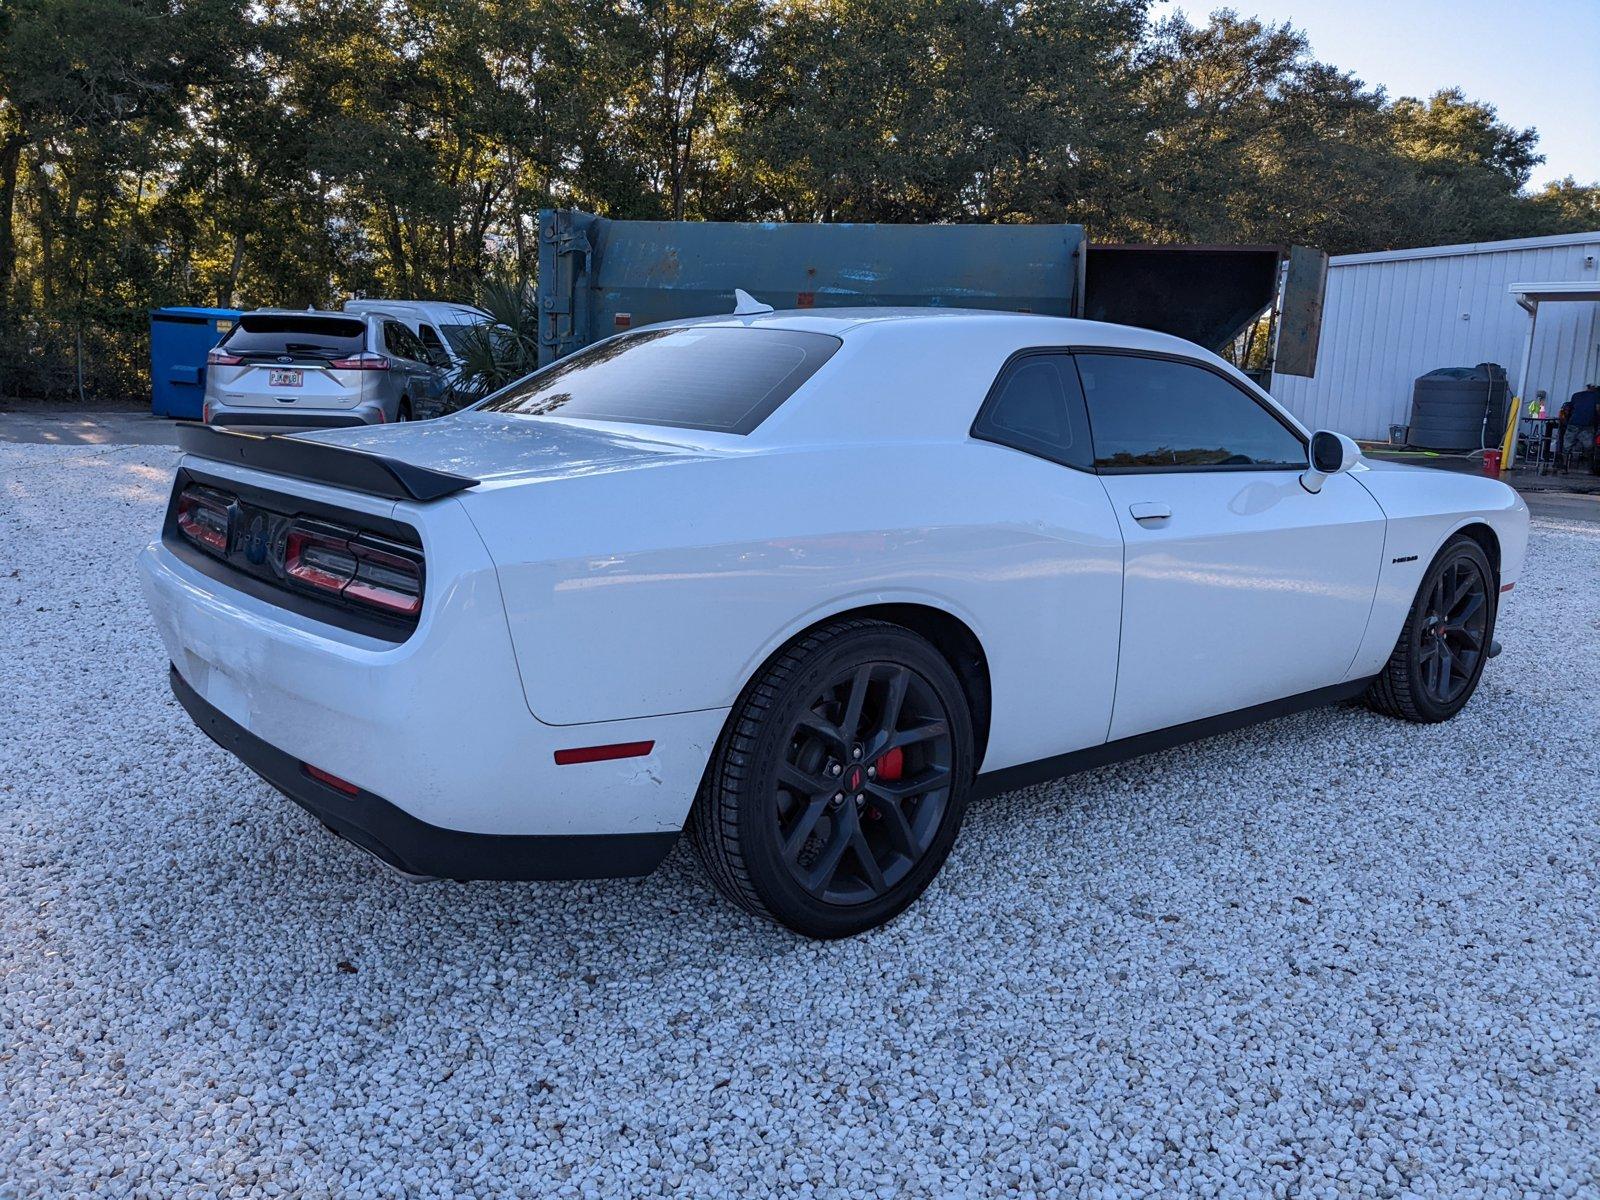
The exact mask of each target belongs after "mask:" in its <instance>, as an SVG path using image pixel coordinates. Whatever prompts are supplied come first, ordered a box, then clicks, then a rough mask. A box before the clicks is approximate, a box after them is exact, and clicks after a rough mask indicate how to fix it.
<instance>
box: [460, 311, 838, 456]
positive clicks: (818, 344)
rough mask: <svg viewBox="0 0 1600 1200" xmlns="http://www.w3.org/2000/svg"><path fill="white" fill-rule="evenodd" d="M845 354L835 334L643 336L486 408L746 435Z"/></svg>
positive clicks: (589, 352)
mask: <svg viewBox="0 0 1600 1200" xmlns="http://www.w3.org/2000/svg"><path fill="white" fill-rule="evenodd" d="M840 345H841V343H840V341H839V339H838V338H836V337H830V336H828V335H827V334H823V333H802V332H799V331H796V330H791V329H765V328H753V329H752V328H726V327H717V328H702V327H699V326H694V325H690V326H678V327H674V328H669V329H641V330H639V331H637V332H635V333H625V334H622V335H621V336H619V337H614V338H609V339H607V340H606V341H603V342H597V343H596V344H595V345H593V346H590V347H588V348H586V349H583V350H579V351H578V352H577V353H575V354H570V355H568V356H567V357H566V358H564V359H562V360H561V361H560V362H556V363H551V364H550V365H549V366H548V367H545V368H544V369H543V370H540V371H535V372H534V373H533V374H532V375H529V376H528V377H527V378H526V379H522V380H519V381H518V382H516V383H514V384H512V385H511V386H510V387H508V388H505V389H504V390H502V391H499V392H496V393H495V394H494V395H493V396H490V397H489V398H488V399H487V400H485V401H483V403H482V404H481V405H480V406H479V407H480V408H483V409H485V410H487V411H489V412H505V413H517V414H520V415H522V416H530V417H543V416H549V415H551V414H552V413H556V412H559V413H560V414H561V415H562V416H564V417H580V418H583V419H585V420H590V421H625V422H629V423H632V424H641V425H670V426H674V427H676V428H679V429H707V430H712V431H714V432H717V433H739V434H744V433H749V432H750V431H751V430H752V429H754V428H755V427H756V426H757V425H759V424H761V422H762V421H764V420H766V418H767V417H768V416H770V415H771V414H772V413H773V411H774V410H776V409H777V407H778V406H779V405H780V404H782V403H783V402H784V401H785V400H787V399H788V398H789V397H790V396H791V395H793V394H794V392H795V390H796V389H797V388H798V387H799V386H800V385H801V384H803V383H804V382H805V381H806V380H807V379H809V378H811V376H812V375H813V374H814V373H815V372H816V370H817V368H819V367H821V366H822V364H823V363H825V362H827V361H828V359H829V358H831V357H832V356H833V352H834V351H835V350H837V349H838V348H839V346H840Z"/></svg>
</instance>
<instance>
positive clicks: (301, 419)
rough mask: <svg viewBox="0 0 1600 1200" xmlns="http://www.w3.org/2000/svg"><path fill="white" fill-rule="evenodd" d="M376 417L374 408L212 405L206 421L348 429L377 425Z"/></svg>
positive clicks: (233, 425)
mask: <svg viewBox="0 0 1600 1200" xmlns="http://www.w3.org/2000/svg"><path fill="white" fill-rule="evenodd" d="M379 420H380V414H379V412H378V410H377V409H375V408H371V409H367V408H364V409H357V410H354V411H352V412H337V413H334V412H271V411H266V412H262V411H252V410H251V409H247V408H234V409H224V408H217V407H215V406H213V408H212V411H211V420H210V421H209V422H208V424H211V425H226V426H229V427H230V428H234V429H348V428H350V427H351V426H355V425H376V424H378V423H379Z"/></svg>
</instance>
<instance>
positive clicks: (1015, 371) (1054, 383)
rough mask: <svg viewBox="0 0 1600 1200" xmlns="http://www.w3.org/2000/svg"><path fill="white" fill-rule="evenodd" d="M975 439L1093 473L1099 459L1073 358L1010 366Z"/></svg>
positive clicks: (1017, 361) (1025, 359)
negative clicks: (1091, 444) (1093, 443)
mask: <svg viewBox="0 0 1600 1200" xmlns="http://www.w3.org/2000/svg"><path fill="white" fill-rule="evenodd" d="M972 436H973V437H976V438H982V439H983V440H984V441H986V442H998V443H999V444H1000V445H1002V446H1010V447H1011V448H1012V449H1013V450H1021V451H1024V452H1025V453H1027V454H1036V455H1038V456H1039V457H1040V458H1048V459H1049V460H1050V461H1051V462H1058V463H1061V464H1063V465H1064V466H1068V467H1079V468H1082V469H1084V470H1087V469H1089V467H1090V466H1091V465H1092V464H1093V461H1094V456H1093V454H1092V452H1091V450H1090V446H1089V427H1088V423H1087V421H1086V420H1085V417H1084V412H1083V393H1082V391H1081V390H1080V388H1079V387H1078V376H1077V372H1076V371H1074V370H1073V367H1072V357H1071V355H1068V354H1064V353H1050V352H1041V353H1038V354H1024V355H1023V356H1021V357H1020V358H1014V359H1012V360H1011V362H1009V363H1007V364H1006V367H1005V369H1004V370H1002V371H1001V372H1000V377H999V378H998V379H996V380H995V384H994V387H992V388H990V389H989V398H988V399H987V400H986V401H984V405H983V408H981V409H980V410H979V411H978V419H977V420H976V421H974V422H973V423H972Z"/></svg>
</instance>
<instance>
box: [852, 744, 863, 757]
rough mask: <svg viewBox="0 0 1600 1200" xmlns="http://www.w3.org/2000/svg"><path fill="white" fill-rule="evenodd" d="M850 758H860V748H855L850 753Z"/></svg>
mask: <svg viewBox="0 0 1600 1200" xmlns="http://www.w3.org/2000/svg"><path fill="white" fill-rule="evenodd" d="M850 757H851V758H860V757H861V747H860V746H857V747H856V748H855V749H854V750H852V751H850Z"/></svg>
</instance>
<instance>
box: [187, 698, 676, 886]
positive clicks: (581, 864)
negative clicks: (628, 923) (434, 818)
mask: <svg viewBox="0 0 1600 1200" xmlns="http://www.w3.org/2000/svg"><path fill="white" fill-rule="evenodd" d="M170 680H171V684H172V694H173V695H174V696H176V697H177V699H178V703H180V704H181V705H183V707H184V709H185V710H186V711H187V712H188V714H189V716H190V717H192V718H193V719H194V723H195V724H196V725H198V726H199V727H200V730H201V732H203V733H204V734H205V735H206V736H207V737H209V738H210V739H211V740H212V741H214V742H216V743H217V745H219V746H221V747H222V748H223V749H224V750H226V751H227V752H228V753H230V754H232V755H234V756H235V757H236V758H238V759H239V760H240V761H241V762H243V763H244V765H245V766H247V767H249V768H250V769H251V770H252V771H254V772H255V773H256V774H257V775H259V776H261V778H262V779H264V780H266V781H267V782H268V783H270V784H271V785H272V786H273V787H275V788H276V789H277V790H278V791H280V792H282V793H283V794H284V795H285V796H287V797H288V798H289V799H290V800H293V801H294V802H295V803H296V804H298V805H299V806H300V807H301V808H303V809H305V810H306V811H307V812H309V813H310V814H311V815H312V816H314V817H316V818H317V820H319V821H321V822H322V823H323V824H324V825H326V826H327V827H328V828H329V829H331V830H333V832H334V833H336V834H338V835H339V836H340V837H342V838H344V839H345V840H346V841H348V842H352V843H354V844H355V845H357V846H359V847H360V848H361V849H363V850H365V851H366V852H367V853H369V854H371V855H372V856H373V857H375V858H377V859H378V860H380V861H381V862H383V863H384V864H385V865H386V866H389V867H391V868H393V869H394V870H395V871H398V872H399V873H400V874H402V875H405V876H407V877H410V878H413V879H455V880H463V881H465V880H469V879H483V880H534V879H611V878H619V877H624V876H634V875H648V874H649V873H650V872H651V871H653V870H655V868H656V867H657V866H658V865H659V864H660V862H661V860H662V859H663V858H665V857H666V856H667V853H668V851H670V850H671V849H672V847H673V844H674V843H676V842H677V840H678V834H677V832H675V831H674V832H666V833H626V834H620V833H619V834H559V835H558V834H498V833H468V832H466V831H464V830H460V829H444V828H442V827H440V826H438V825H431V824H429V823H428V822H426V821H421V820H418V819H417V818H416V817H413V816H412V815H411V814H410V813H408V812H406V811H405V810H404V809H402V808H400V807H398V806H397V805H394V804H392V803H390V802H389V801H387V800H385V799H383V797H381V796H377V795H374V794H373V793H371V792H368V791H365V790H359V789H358V790H357V791H356V792H355V793H354V794H351V795H347V794H345V793H344V792H342V791H337V790H335V789H334V788H332V787H330V786H328V785H327V784H324V783H321V782H319V781H317V780H316V779H313V778H311V777H310V776H309V775H307V774H306V773H305V772H304V771H302V770H301V764H300V761H299V760H298V759H296V758H294V757H293V756H292V755H290V754H286V753H285V752H284V751H282V750H279V749H278V748H277V747H276V746H273V745H272V744H271V743H269V742H266V741H264V740H262V739H261V738H259V737H257V736H256V735H255V734H253V733H251V732H250V731H249V730H248V729H246V728H244V726H242V725H240V724H239V723H238V722H236V721H234V720H233V719H232V718H231V717H229V716H227V715H226V714H225V713H223V712H222V710H221V709H219V708H217V707H216V706H214V705H212V704H211V703H209V702H208V701H207V700H206V699H205V698H204V697H202V696H201V695H200V694H199V693H198V692H197V691H195V690H194V688H193V687H191V686H190V685H189V683H188V681H187V680H185V679H184V678H183V676H182V675H180V674H179V673H178V668H177V667H176V666H173V667H172V668H171V670H170Z"/></svg>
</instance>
